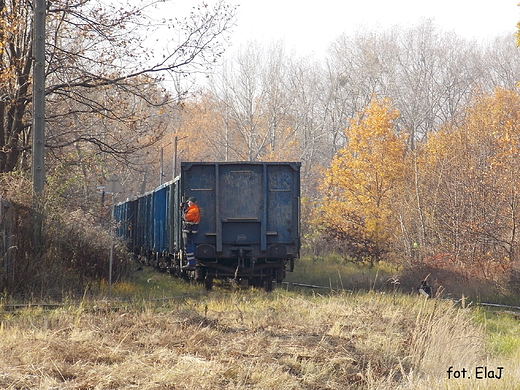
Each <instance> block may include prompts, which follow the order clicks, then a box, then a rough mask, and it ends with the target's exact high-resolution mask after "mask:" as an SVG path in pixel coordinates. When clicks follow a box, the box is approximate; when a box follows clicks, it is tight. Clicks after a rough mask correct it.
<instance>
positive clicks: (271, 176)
mask: <svg viewBox="0 0 520 390" xmlns="http://www.w3.org/2000/svg"><path fill="white" fill-rule="evenodd" d="M189 197H195V198H196V199H197V204H198V206H199V208H200V211H201V221H200V224H199V229H198V233H197V234H196V235H195V238H194V240H195V257H196V259H197V266H196V269H195V270H193V271H191V270H190V271H187V270H184V269H183V266H184V265H185V264H186V253H185V248H184V245H185V244H184V241H185V238H186V237H185V236H184V235H183V229H182V225H183V223H182V221H183V207H182V205H183V204H184V202H186V200H187V199H188V198H189ZM130 208H131V210H130ZM135 208H137V210H135ZM120 209H125V210H126V209H128V210H126V211H125V212H123V211H121V210H120ZM114 215H115V217H116V219H118V218H120V219H121V218H122V217H129V216H131V217H132V218H131V219H129V220H127V221H125V223H124V224H125V226H127V229H126V230H125V234H124V235H122V234H120V235H121V236H122V237H124V238H126V239H127V240H129V241H130V243H129V244H130V247H132V248H133V250H134V252H135V253H136V254H139V256H140V257H141V258H145V259H147V261H148V262H150V263H152V264H153V265H154V266H156V267H157V268H159V269H162V270H168V271H169V272H171V273H172V274H173V275H176V276H180V277H184V278H187V279H196V280H198V281H202V282H204V283H205V285H206V288H208V289H210V288H211V287H212V285H213V280H214V279H215V278H218V279H233V280H236V281H247V282H248V283H249V285H252V286H263V287H264V288H265V289H266V290H271V289H272V287H273V282H277V283H280V282H282V281H283V279H284V278H285V272H286V271H292V270H293V268H294V262H295V260H296V259H297V258H298V257H299V252H300V225H299V224H300V163H287V162H218V163H217V162H211V163H210V162H184V163H181V173H180V175H179V176H178V177H177V178H176V179H175V180H174V181H172V182H170V183H166V184H165V185H163V186H161V187H158V188H157V189H155V190H154V191H152V192H151V193H148V194H145V195H143V196H141V197H139V198H138V199H136V200H132V201H128V202H123V203H120V204H118V205H117V206H116V210H115V213H114ZM120 224H121V222H120ZM118 232H119V231H118ZM119 233H120V232H119Z"/></svg>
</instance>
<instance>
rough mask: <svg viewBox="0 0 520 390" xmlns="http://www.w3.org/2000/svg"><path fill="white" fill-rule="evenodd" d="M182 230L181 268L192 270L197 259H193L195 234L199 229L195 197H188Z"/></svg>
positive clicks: (198, 214)
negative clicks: (183, 248)
mask: <svg viewBox="0 0 520 390" xmlns="http://www.w3.org/2000/svg"><path fill="white" fill-rule="evenodd" d="M183 219H184V220H183V226H182V232H183V236H184V245H185V250H186V260H187V261H188V264H186V265H185V266H184V267H182V269H184V270H186V271H194V270H195V266H196V265H197V261H196V259H195V235H196V234H197V231H198V230H199V222H200V210H199V206H197V199H195V198H194V197H193V196H192V197H190V198H188V207H187V209H186V212H185V213H184V217H183Z"/></svg>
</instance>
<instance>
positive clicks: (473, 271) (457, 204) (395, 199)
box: [316, 89, 520, 283]
mask: <svg viewBox="0 0 520 390" xmlns="http://www.w3.org/2000/svg"><path fill="white" fill-rule="evenodd" d="M519 107H520V95H519V94H518V93H517V92H514V91H508V90H502V89H497V90H495V91H494V92H493V93H490V94H484V95H481V96H480V97H478V98H476V99H475V100H474V101H473V103H472V104H471V105H470V106H469V107H468V108H467V110H466V113H465V116H464V117H463V119H461V120H459V121H458V122H457V123H455V122H453V123H451V124H446V125H445V126H444V127H443V128H442V129H441V130H440V131H438V132H437V133H432V134H430V135H429V137H428V138H427V139H426V140H423V141H422V142H419V143H417V144H416V149H413V150H412V149H411V148H409V147H407V142H406V138H405V135H406V133H405V132H403V131H400V129H398V128H397V126H396V125H395V124H396V120H397V119H398V115H399V114H398V112H397V111H396V110H395V109H394V108H392V105H391V102H390V101H388V100H377V99H376V100H373V101H372V103H371V104H370V106H369V107H367V108H366V109H365V110H363V111H362V112H361V113H360V114H359V115H358V116H357V118H355V119H354V120H353V121H352V122H351V125H350V127H349V128H348V129H346V130H345V135H346V138H347V144H346V145H345V147H344V148H342V149H341V150H340V151H338V153H337V154H336V156H335V158H334V159H333V161H332V164H331V167H330V169H329V170H328V171H327V175H326V178H325V180H324V184H323V187H322V191H323V192H322V193H323V203H322V204H321V205H320V206H319V207H318V210H319V212H318V213H317V215H319V217H318V218H317V219H316V222H317V223H320V224H321V225H322V226H324V230H323V234H327V235H329V236H330V237H331V238H332V239H334V240H336V241H337V242H338V245H336V248H343V253H344V256H345V257H346V258H351V259H354V260H368V261H370V262H373V261H378V260H381V259H386V260H392V261H397V262H398V263H399V264H401V265H405V266H412V267H421V266H423V267H426V268H428V269H432V267H433V268H434V269H435V268H443V269H451V270H454V271H456V272H457V273H458V274H461V275H463V277H464V278H466V279H467V278H478V279H484V280H488V281H494V282H496V283H500V282H503V281H504V280H506V279H508V278H510V277H511V275H512V273H514V271H515V269H516V268H517V264H518V256H519V255H520V248H519V237H518V228H519V217H520V215H519V211H520V210H519V204H520V203H519V200H520V199H519V193H518V190H519V188H520V187H519V185H520V153H519V152H520V149H519V148H520V135H519V134H520V133H519V129H520V112H519ZM341 244H343V245H341Z"/></svg>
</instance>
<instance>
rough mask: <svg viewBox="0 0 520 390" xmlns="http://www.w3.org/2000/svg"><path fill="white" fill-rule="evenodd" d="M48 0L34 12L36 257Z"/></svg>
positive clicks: (39, 1)
mask: <svg viewBox="0 0 520 390" xmlns="http://www.w3.org/2000/svg"><path fill="white" fill-rule="evenodd" d="M45 8H46V0H34V15H33V37H32V38H33V54H34V62H33V101H32V103H33V121H32V132H33V137H32V176H33V242H32V247H33V256H34V258H35V259H36V260H38V259H40V256H41V255H42V248H43V208H42V204H43V203H42V199H41V198H42V195H43V187H44V184H45V165H44V156H45V12H46V9H45Z"/></svg>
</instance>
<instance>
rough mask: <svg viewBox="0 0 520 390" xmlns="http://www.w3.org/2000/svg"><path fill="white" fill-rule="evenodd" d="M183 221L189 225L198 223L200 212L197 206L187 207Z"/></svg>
mask: <svg viewBox="0 0 520 390" xmlns="http://www.w3.org/2000/svg"><path fill="white" fill-rule="evenodd" d="M184 219H185V220H186V221H188V222H191V223H199V222H200V210H199V206H197V205H196V204H193V205H192V206H190V207H188V211H186V214H184Z"/></svg>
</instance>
